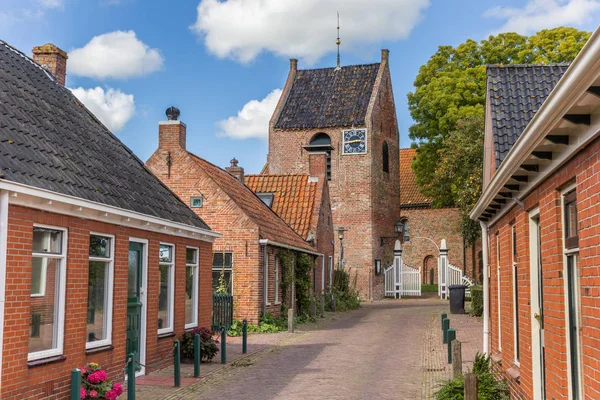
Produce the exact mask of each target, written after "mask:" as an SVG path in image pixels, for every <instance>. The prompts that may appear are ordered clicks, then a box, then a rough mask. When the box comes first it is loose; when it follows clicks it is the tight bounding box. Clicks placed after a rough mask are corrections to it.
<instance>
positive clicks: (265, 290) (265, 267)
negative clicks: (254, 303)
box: [262, 244, 269, 317]
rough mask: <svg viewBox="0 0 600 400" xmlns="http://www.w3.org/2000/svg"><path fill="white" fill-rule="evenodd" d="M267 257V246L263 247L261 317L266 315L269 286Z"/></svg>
mask: <svg viewBox="0 0 600 400" xmlns="http://www.w3.org/2000/svg"><path fill="white" fill-rule="evenodd" d="M268 274H269V255H268V254H267V245H266V244H264V245H263V304H262V314H263V317H264V316H265V315H267V300H268V298H269V297H268V296H269V290H268V287H267V285H268V284H269V276H268Z"/></svg>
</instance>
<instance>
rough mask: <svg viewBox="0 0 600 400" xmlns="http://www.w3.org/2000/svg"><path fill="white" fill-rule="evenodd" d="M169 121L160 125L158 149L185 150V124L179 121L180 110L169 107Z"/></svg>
mask: <svg viewBox="0 0 600 400" xmlns="http://www.w3.org/2000/svg"><path fill="white" fill-rule="evenodd" d="M166 114H167V121H160V122H159V123H158V148H159V149H161V150H167V151H171V150H177V149H183V150H185V136H186V132H185V130H186V129H185V124H184V123H183V122H181V121H179V120H178V118H179V114H180V112H179V109H178V108H177V107H169V108H167V111H166Z"/></svg>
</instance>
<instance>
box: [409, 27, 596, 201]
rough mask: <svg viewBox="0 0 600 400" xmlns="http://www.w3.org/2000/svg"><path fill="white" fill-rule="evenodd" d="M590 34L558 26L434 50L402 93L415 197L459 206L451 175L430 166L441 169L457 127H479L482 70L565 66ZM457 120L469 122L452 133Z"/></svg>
mask: <svg viewBox="0 0 600 400" xmlns="http://www.w3.org/2000/svg"><path fill="white" fill-rule="evenodd" d="M590 35H591V34H590V33H589V32H584V31H579V30H577V29H574V28H564V27H561V28H555V29H549V30H543V31H540V32H538V33H537V34H535V35H533V36H529V37H528V36H522V35H519V34H516V33H501V34H498V35H495V36H489V37H488V38H487V39H484V40H482V41H481V42H479V43H478V42H476V41H474V40H471V39H468V40H467V41H466V42H464V43H462V44H460V45H459V46H457V47H452V46H440V47H439V48H438V51H437V52H436V53H435V54H434V55H432V56H431V58H430V59H429V61H427V63H426V64H425V65H423V66H421V68H420V69H419V73H418V75H417V77H416V79H415V83H414V85H415V90H414V91H413V92H411V93H409V94H408V105H409V110H410V113H411V116H412V118H413V120H414V121H415V124H414V125H413V126H411V127H410V138H411V139H412V141H413V143H414V146H415V147H416V148H417V156H416V158H415V160H414V162H413V164H412V167H413V169H414V172H415V178H416V182H417V184H418V185H419V187H420V190H421V192H422V193H423V194H424V195H425V196H427V197H429V198H431V199H432V206H433V207H444V206H457V205H459V204H460V200H459V197H460V196H461V195H462V194H461V193H460V191H461V189H460V188H458V191H457V190H454V191H453V190H452V184H453V182H455V181H454V179H453V178H451V177H450V178H449V177H448V173H449V172H451V171H448V173H436V167H438V166H439V167H441V165H440V161H441V154H442V153H444V152H447V147H448V146H449V145H450V146H454V144H452V143H450V144H449V143H448V139H449V138H450V137H451V136H453V135H455V134H457V132H458V133H459V132H461V131H462V129H463V128H464V129H467V130H469V131H471V130H473V129H474V128H473V127H474V126H475V122H473V119H475V120H479V121H480V124H481V126H483V119H484V108H485V89H486V71H485V66H486V65H487V64H534V63H535V64H547V63H562V62H571V61H572V60H573V59H574V58H575V56H576V55H577V54H578V53H579V51H580V50H581V48H582V47H583V46H584V44H585V43H586V41H587V39H588V38H589V37H590ZM459 121H470V122H468V123H467V122H464V124H465V125H463V126H462V127H461V128H460V129H458V125H459ZM471 133H472V132H471ZM465 135H468V134H467V133H465ZM467 149H468V150H467ZM454 150H455V151H456V153H455V157H456V158H464V159H466V160H470V161H474V160H476V157H474V155H469V156H467V155H464V157H463V154H461V153H464V152H466V151H481V149H479V150H477V149H476V148H475V147H474V146H468V147H467V148H464V149H461V148H454ZM478 162H481V161H478ZM450 164H451V163H450ZM448 166H451V165H448ZM465 168H467V169H469V168H470V169H471V170H474V169H476V168H480V165H474V164H471V165H466V166H465ZM440 174H441V175H440Z"/></svg>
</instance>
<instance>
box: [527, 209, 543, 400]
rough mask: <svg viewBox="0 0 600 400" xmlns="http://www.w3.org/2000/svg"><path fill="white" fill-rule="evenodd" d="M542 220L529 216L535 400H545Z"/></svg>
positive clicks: (536, 216) (536, 214) (533, 212)
mask: <svg viewBox="0 0 600 400" xmlns="http://www.w3.org/2000/svg"><path fill="white" fill-rule="evenodd" d="M540 247H541V246H540V218H539V213H538V211H537V210H535V211H532V212H531V213H530V216H529V249H530V255H531V259H530V268H531V269H530V271H531V273H530V277H531V343H532V348H531V355H532V363H533V395H534V399H540V400H541V399H545V398H546V390H545V386H546V385H545V378H546V377H545V375H546V366H545V361H544V358H545V354H544V290H543V288H544V286H543V282H544V280H543V273H542V259H541V251H540Z"/></svg>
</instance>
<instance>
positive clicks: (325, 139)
mask: <svg viewBox="0 0 600 400" xmlns="http://www.w3.org/2000/svg"><path fill="white" fill-rule="evenodd" d="M309 144H310V146H323V147H324V148H327V180H328V181H330V180H331V150H330V149H331V148H332V147H331V138H330V137H329V135H328V134H326V133H323V132H320V133H317V134H316V135H315V136H313V137H312V139H310V143H309Z"/></svg>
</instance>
